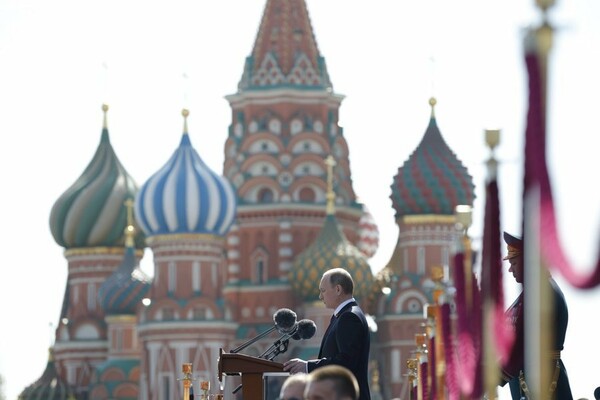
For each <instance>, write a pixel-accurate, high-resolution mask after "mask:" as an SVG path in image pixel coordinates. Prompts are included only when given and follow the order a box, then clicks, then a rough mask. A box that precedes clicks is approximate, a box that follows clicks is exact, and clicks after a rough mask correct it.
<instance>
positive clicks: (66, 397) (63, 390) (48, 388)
mask: <svg viewBox="0 0 600 400" xmlns="http://www.w3.org/2000/svg"><path fill="white" fill-rule="evenodd" d="M33 399H44V400H74V399H75V396H74V395H73V392H72V391H71V388H70V387H69V385H68V384H67V383H66V382H64V381H63V380H62V379H61V378H60V377H59V376H58V373H57V372H56V365H55V363H54V352H53V350H52V349H50V350H49V351H48V363H47V364H46V369H45V370H44V372H43V373H42V376H41V377H40V379H38V380H37V381H35V382H34V383H32V384H31V385H29V386H27V387H26V388H25V389H24V390H23V391H22V392H21V394H20V395H19V397H18V400H33Z"/></svg>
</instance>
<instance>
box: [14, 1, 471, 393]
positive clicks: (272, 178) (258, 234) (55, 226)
mask: <svg viewBox="0 0 600 400" xmlns="http://www.w3.org/2000/svg"><path fill="white" fill-rule="evenodd" d="M317 28H318V27H317ZM226 99H227V101H228V102H229V105H230V107H231V122H230V124H229V128H228V130H227V135H226V139H225V144H224V163H223V169H222V172H217V171H214V170H212V169H211V168H210V167H209V166H207V165H206V164H205V163H204V161H203V160H202V154H200V153H198V151H197V150H196V149H195V147H194V143H193V140H192V137H193V136H194V133H193V132H188V129H187V119H188V118H192V117H193V112H192V113H191V114H190V113H189V112H188V111H187V110H183V112H182V125H183V132H182V135H181V141H180V144H179V147H177V148H176V149H173V155H172V156H171V158H170V159H168V160H165V161H164V163H162V164H161V163H160V162H159V163H157V165H156V172H155V173H154V174H153V175H152V176H151V177H150V178H149V179H148V180H147V181H146V182H143V183H142V184H141V185H138V184H137V183H136V181H135V179H134V177H132V176H130V175H129V174H128V172H127V169H126V165H127V164H128V160H120V159H119V158H118V157H117V152H118V151H116V150H115V149H113V147H112V145H111V142H110V135H109V130H108V122H107V121H108V120H109V112H108V106H103V108H102V110H103V113H104V115H103V117H104V123H103V126H102V127H101V135H100V143H99V145H98V147H97V149H96V151H95V154H94V155H93V157H92V159H91V161H90V163H89V164H88V165H87V166H82V169H83V172H82V174H81V176H80V177H79V178H78V179H77V180H76V181H75V182H74V183H73V184H72V186H71V187H69V188H66V189H65V191H64V193H63V194H62V195H61V196H60V197H59V198H58V199H57V200H56V202H55V203H54V205H53V207H52V209H51V211H50V229H51V232H52V236H53V238H54V240H55V241H56V243H57V244H58V245H59V246H61V247H63V248H64V257H65V259H66V264H67V269H68V277H67V282H66V287H65V292H64V300H63V305H62V309H61V314H60V318H59V321H58V322H57V328H56V332H55V340H54V344H53V346H52V347H51V349H50V350H49V356H48V363H47V366H46V369H45V370H44V371H42V374H41V377H40V378H39V379H38V380H37V381H35V382H33V383H32V384H31V385H29V386H27V387H26V388H24V389H23V391H22V393H21V394H20V396H19V399H22V400H27V399H42V398H43V399H123V400H124V399H148V400H163V399H165V400H166V399H177V398H182V396H183V389H182V385H181V382H180V378H181V367H182V364H184V363H191V364H192V365H193V370H194V379H195V380H198V381H208V382H210V386H211V388H212V389H213V391H218V389H219V388H220V382H219V380H218V378H217V362H218V358H219V352H220V349H224V350H225V351H227V350H229V349H234V348H236V347H237V346H240V345H241V344H243V343H245V342H247V341H249V340H250V339H252V338H254V337H256V336H258V335H260V334H261V333H263V332H265V331H267V330H268V329H270V328H272V327H273V318H274V317H273V316H274V313H276V312H277V311H278V310H280V309H282V308H287V309H291V310H294V312H295V313H297V315H298V317H299V318H302V319H310V320H312V321H314V322H315V324H316V326H317V331H316V334H315V335H314V336H313V337H312V338H308V339H306V340H298V341H291V342H290V347H289V349H287V352H286V353H285V354H283V355H281V356H279V358H278V359H276V360H275V361H283V360H285V359H288V358H293V357H300V358H304V359H308V358H315V357H316V355H317V353H318V350H319V345H320V341H321V338H322V335H323V333H324V332H325V328H326V327H327V325H328V323H329V317H330V316H331V310H328V309H325V308H324V306H323V304H322V302H321V301H320V300H319V291H318V286H319V280H320V277H321V275H322V273H323V272H324V271H325V270H327V269H329V268H333V267H342V268H345V269H346V270H348V271H349V272H350V273H351V275H352V276H353V278H354V280H355V284H356V287H355V297H356V298H357V300H358V301H359V303H360V304H361V305H362V306H363V309H365V310H366V311H368V313H369V314H370V315H371V317H372V319H373V321H374V324H376V329H373V330H372V338H371V363H370V366H369V369H370V379H371V384H370V386H371V392H372V396H373V397H374V398H379V399H392V398H395V397H405V396H406V394H407V393H408V391H409V390H410V387H409V386H410V382H409V379H408V378H407V372H406V365H407V360H408V359H409V358H410V357H411V356H412V353H414V349H415V333H417V332H421V331H422V329H423V328H422V325H423V322H424V320H425V317H424V309H425V306H426V304H428V303H431V302H432V301H433V296H434V286H435V282H434V280H433V279H432V276H433V275H435V274H434V271H435V270H436V268H439V267H442V266H448V265H449V263H450V259H451V257H452V249H453V246H455V243H456V242H457V241H459V240H460V238H461V235H462V233H461V232H459V231H458V230H457V229H456V228H455V223H456V217H455V207H456V206H457V205H469V206H472V205H473V200H474V197H475V190H474V185H473V179H472V177H471V176H470V175H469V172H468V171H467V169H466V168H465V167H464V166H463V164H462V163H461V161H460V160H459V158H458V157H457V156H456V155H455V154H454V153H453V151H452V150H451V149H450V148H449V147H448V146H447V144H446V143H445V141H444V139H443V137H442V134H441V132H440V130H439V128H438V125H437V121H436V118H435V105H436V104H435V100H434V99H431V100H430V104H429V107H431V118H430V120H429V121H423V123H424V127H425V130H424V134H423V137H422V140H421V142H420V143H419V145H418V146H417V147H416V148H415V149H414V151H413V152H412V154H411V155H410V157H409V158H408V159H407V160H399V164H400V165H399V168H398V170H397V173H396V175H395V176H393V177H390V182H391V194H390V198H391V200H392V206H393V208H394V210H395V219H396V224H397V226H398V239H397V243H396V247H395V249H394V251H393V253H392V254H390V255H389V261H388V263H387V264H386V265H385V266H383V268H381V269H379V272H378V273H373V272H372V270H373V268H374V267H376V268H379V267H380V266H371V265H370V264H369V258H370V257H371V256H372V255H373V254H374V252H375V251H376V250H377V247H378V240H379V238H378V235H379V234H378V229H377V226H376V225H375V222H374V221H373V218H372V217H371V215H370V213H369V211H368V209H367V207H366V206H365V205H364V204H361V203H360V202H359V201H358V200H357V198H358V197H357V194H356V193H355V191H354V188H353V185H352V174H351V168H350V152H351V150H353V149H349V148H348V145H347V143H346V140H345V138H344V131H343V129H342V128H341V127H340V126H339V125H338V113H339V109H340V107H341V104H342V101H343V99H344V96H343V95H340V94H337V93H335V92H334V90H333V85H332V83H331V80H330V77H329V74H328V71H327V67H326V63H325V58H324V56H323V55H322V54H321V53H320V52H319V48H318V45H317V40H316V35H315V32H314V31H313V27H312V26H311V21H310V18H309V13H308V10H307V6H306V3H305V1H304V0H266V5H265V8H264V13H263V15H262V20H261V21H260V25H259V28H258V33H257V35H256V40H255V42H254V46H253V49H252V52H251V53H250V55H249V56H248V57H247V58H246V60H245V63H244V64H243V72H242V76H241V79H240V81H239V84H238V90H237V92H236V93H235V94H231V95H228V96H226ZM423 106H424V107H426V106H427V105H426V104H424V105H423ZM224 136H225V135H224ZM147 252H151V253H152V257H153V260H154V265H153V274H152V276H148V275H147V274H145V273H144V272H143V271H142V270H141V269H140V267H139V262H140V260H141V258H142V257H144V253H147ZM145 256H146V257H148V255H147V254H146V255H145ZM450 278H451V277H450ZM273 338H274V336H268V337H263V338H262V339H260V340H257V341H256V342H254V343H253V344H252V345H251V346H249V347H247V348H246V349H245V350H244V351H243V353H244V354H248V355H252V356H257V357H258V356H259V355H261V354H262V353H263V352H264V351H265V350H266V349H268V348H269V346H271V345H272V344H273V341H274V339H273ZM278 382H279V384H280V381H277V380H275V381H274V383H275V384H273V385H271V386H273V387H270V388H269V393H268V394H269V396H272V397H269V398H275V397H276V396H277V393H278V391H279V386H277V383H278ZM239 383H240V380H239V379H238V377H229V376H228V377H227V379H225V380H224V386H223V387H222V393H223V395H224V397H225V398H226V399H235V398H241V394H242V392H238V393H237V394H233V393H232V392H233V390H234V389H235V388H236V387H237V386H238V385H239Z"/></svg>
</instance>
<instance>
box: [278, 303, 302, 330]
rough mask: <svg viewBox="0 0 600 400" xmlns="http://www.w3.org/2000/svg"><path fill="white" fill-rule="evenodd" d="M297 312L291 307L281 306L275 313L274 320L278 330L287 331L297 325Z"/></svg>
mask: <svg viewBox="0 0 600 400" xmlns="http://www.w3.org/2000/svg"><path fill="white" fill-rule="evenodd" d="M296 318H297V316H296V313H295V312H293V311H292V310H290V309H289V308H280V309H279V310H277V312H275V314H273V322H275V326H276V327H277V330H278V331H279V332H281V333H287V332H289V331H291V330H292V329H294V328H295V327H296Z"/></svg>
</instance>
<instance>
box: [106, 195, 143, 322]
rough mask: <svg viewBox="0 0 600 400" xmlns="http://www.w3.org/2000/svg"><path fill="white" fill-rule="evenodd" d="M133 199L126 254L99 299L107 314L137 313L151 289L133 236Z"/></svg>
mask: <svg viewBox="0 0 600 400" xmlns="http://www.w3.org/2000/svg"><path fill="white" fill-rule="evenodd" d="M132 207H133V201H132V200H128V201H127V211H128V221H129V225H128V226H127V228H126V232H125V256H124V257H123V262H122V263H121V265H119V267H118V268H117V269H116V270H115V271H114V272H113V273H112V274H111V275H110V276H109V277H108V278H107V279H106V280H105V281H104V283H102V285H101V286H100V288H99V290H98V301H99V303H100V305H101V306H102V308H103V310H104V312H105V314H107V315H108V314H113V315H115V314H119V315H122V314H135V313H136V310H137V307H138V305H139V304H140V303H141V301H142V299H143V298H144V297H146V294H147V293H148V291H149V290H150V278H149V277H148V276H147V275H146V274H145V273H144V272H143V271H142V270H141V269H140V268H139V265H138V262H137V259H136V256H135V248H134V246H133V237H134V235H135V230H134V227H133V215H132V212H133V210H132Z"/></svg>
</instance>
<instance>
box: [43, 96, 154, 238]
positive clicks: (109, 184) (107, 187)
mask: <svg viewBox="0 0 600 400" xmlns="http://www.w3.org/2000/svg"><path fill="white" fill-rule="evenodd" d="M103 110H104V111H105V113H106V111H107V110H108V107H107V106H104V108H103ZM105 121H106V114H105ZM137 191H138V186H137V184H136V183H135V182H134V180H133V178H132V177H131V176H130V175H129V174H128V173H127V171H126V170H125V168H124V167H123V165H122V164H121V162H120V161H119V159H118V158H117V156H116V154H115V151H114V149H113V147H112V145H111V143H110V139H109V135H108V129H107V128H106V122H105V126H104V127H103V129H102V136H101V139H100V145H99V146H98V148H97V150H96V153H95V154H94V157H93V158H92V161H91V162H90V163H89V165H88V166H87V168H86V169H85V170H84V172H83V174H82V175H81V176H80V177H79V178H78V179H77V180H76V181H75V183H73V185H71V187H70V188H69V189H67V191H65V192H64V193H63V194H62V195H61V196H60V197H59V199H58V200H57V201H56V202H55V203H54V205H53V207H52V210H51V212H50V231H51V232H52V236H53V237H54V240H55V241H56V243H58V244H59V245H60V246H62V247H64V248H67V249H69V248H76V247H104V246H106V247H123V245H124V243H125V238H124V234H123V232H124V230H125V227H126V226H127V210H126V207H125V205H124V203H125V200H127V199H133V198H134V197H135V195H136V193H137ZM137 232H138V235H137V236H136V240H135V242H136V247H137V248H140V249H142V248H144V247H145V243H144V236H143V233H142V232H141V230H139V229H138V230H137Z"/></svg>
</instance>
